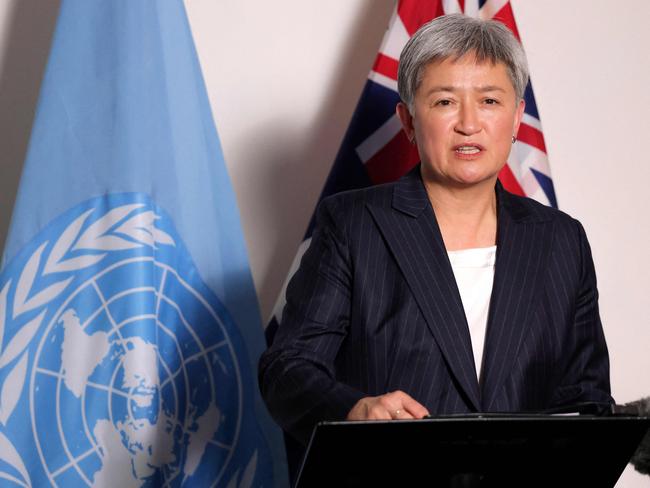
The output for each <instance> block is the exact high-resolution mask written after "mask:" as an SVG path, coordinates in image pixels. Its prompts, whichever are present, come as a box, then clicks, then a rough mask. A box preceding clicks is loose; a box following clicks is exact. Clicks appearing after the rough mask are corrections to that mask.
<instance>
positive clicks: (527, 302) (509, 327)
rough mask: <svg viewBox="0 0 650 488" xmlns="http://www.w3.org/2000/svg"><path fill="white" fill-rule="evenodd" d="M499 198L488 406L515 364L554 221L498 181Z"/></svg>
mask: <svg viewBox="0 0 650 488" xmlns="http://www.w3.org/2000/svg"><path fill="white" fill-rule="evenodd" d="M497 198H498V228H497V258H496V269H495V274H494V285H493V287H492V297H491V301H490V312H489V318H488V325H487V333H486V338H485V349H484V352H483V368H482V376H481V394H482V395H481V397H482V406H483V409H484V410H485V411H490V409H491V408H492V406H493V404H494V401H495V400H496V398H497V396H498V393H499V391H500V389H501V387H502V385H503V382H504V381H505V379H506V377H507V376H508V374H509V373H510V371H511V370H512V368H513V367H514V365H515V364H514V363H515V360H516V357H517V353H518V351H519V348H520V346H521V343H522V340H523V338H524V337H525V335H526V333H527V328H528V324H529V322H530V318H529V314H530V312H531V310H532V308H533V303H534V301H535V298H536V297H537V296H539V289H540V288H541V279H542V276H543V273H542V271H543V269H544V268H545V267H546V262H547V259H548V252H549V249H550V247H551V246H550V242H551V225H550V224H548V223H546V222H545V219H543V218H541V217H540V216H538V215H537V214H535V213H534V211H533V207H532V206H529V205H528V204H527V203H526V201H525V200H521V199H518V198H515V197H513V196H512V195H510V194H509V193H507V192H505V191H504V190H503V187H502V186H501V184H500V183H499V182H497Z"/></svg>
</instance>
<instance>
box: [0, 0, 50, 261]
mask: <svg viewBox="0 0 650 488" xmlns="http://www.w3.org/2000/svg"><path fill="white" fill-rule="evenodd" d="M7 3H10V5H7V4H5V6H3V8H4V9H6V11H7V12H8V14H7V22H6V24H5V25H6V29H7V30H6V32H4V33H0V34H4V35H3V37H4V43H3V44H0V46H2V49H3V52H2V53H1V54H0V59H1V60H2V61H1V64H0V134H2V138H1V139H0V141H1V146H2V151H0V245H2V248H1V249H4V243H5V240H6V237H7V231H8V227H9V222H10V220H11V211H12V209H13V206H14V200H15V198H16V190H17V189H18V182H19V179H20V173H21V170H22V166H23V161H24V159H25V154H26V152H27V144H28V143H29V135H30V132H31V128H32V122H33V120H34V112H35V110H36V102H37V100H38V94H39V90H40V86H41V81H42V79H43V74H44V72H45V65H46V63H47V57H48V54H49V52H50V45H51V42H52V34H53V33H54V27H55V24H56V19H57V15H58V12H59V5H60V0H47V1H45V2H44V1H43V0H7Z"/></svg>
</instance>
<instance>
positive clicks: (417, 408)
mask: <svg viewBox="0 0 650 488" xmlns="http://www.w3.org/2000/svg"><path fill="white" fill-rule="evenodd" d="M395 393H397V394H398V396H399V399H400V401H401V403H402V407H403V408H402V409H401V410H404V411H406V412H407V413H409V414H410V415H412V417H413V418H416V419H421V418H422V417H426V416H427V415H429V411H428V410H427V409H426V407H425V406H424V405H422V404H421V403H420V402H418V401H417V400H415V399H414V398H412V397H411V396H410V395H408V394H407V393H404V392H403V391H399V392H395Z"/></svg>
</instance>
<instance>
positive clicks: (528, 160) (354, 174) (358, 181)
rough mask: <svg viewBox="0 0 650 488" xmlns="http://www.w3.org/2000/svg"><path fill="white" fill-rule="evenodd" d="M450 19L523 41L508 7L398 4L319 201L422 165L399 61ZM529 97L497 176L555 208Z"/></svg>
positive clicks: (461, 0)
mask: <svg viewBox="0 0 650 488" xmlns="http://www.w3.org/2000/svg"><path fill="white" fill-rule="evenodd" d="M451 13H464V14H465V15H469V16H472V17H478V18H481V19H495V20H498V21H501V22H503V23H504V24H505V25H506V26H507V27H508V28H509V29H510V30H511V31H512V32H513V34H514V35H515V37H516V38H517V39H520V37H519V32H518V30H517V26H516V24H515V18H514V14H513V12H512V7H511V5H510V2H509V0H428V1H423V0H400V1H399V2H398V4H397V8H396V9H395V12H394V14H393V17H392V19H391V22H390V26H389V28H388V30H387V31H386V34H385V35H384V39H383V41H382V44H381V48H380V49H379V53H378V54H377V59H376V60H375V64H374V65H373V67H372V70H371V71H370V74H369V75H368V81H367V83H366V85H365V87H364V90H363V93H362V94H361V98H360V100H359V103H358V105H357V108H356V110H355V112H354V115H353V116H352V121H351V122H350V126H349V127H348V130H347V132H346V134H345V137H344V139H343V142H342V144H341V148H340V149H339V152H338V154H337V156H336V160H335V161H334V165H333V167H332V170H331V172H330V174H329V177H328V178H327V181H326V183H325V187H324V188H323V192H322V193H321V196H320V200H322V199H323V198H325V197H327V196H329V195H332V194H334V193H338V192H340V191H344V190H351V189H354V188H363V187H366V186H370V185H375V184H379V183H386V182H390V181H395V180H397V179H398V178H400V177H401V176H402V175H404V174H405V173H407V172H408V171H409V170H410V169H411V168H412V167H413V166H414V165H416V164H417V163H418V162H419V159H420V158H419V156H418V152H417V148H416V147H415V146H413V145H412V144H410V143H409V142H408V140H407V138H406V135H405V134H404V132H403V131H402V126H401V124H400V121H399V119H398V118H397V115H396V114H395V105H396V104H397V102H399V101H400V98H399V94H398V93H397V67H398V60H399V55H400V53H401V51H402V48H403V47H404V45H405V44H406V42H407V41H408V40H409V38H410V37H411V36H412V35H413V34H414V33H415V31H417V30H418V28H419V27H420V26H421V25H423V24H425V23H426V22H428V21H430V20H431V19H434V18H435V17H438V16H440V15H445V14H451ZM524 98H525V100H526V111H525V113H524V117H523V120H522V123H521V125H520V127H519V133H518V134H517V142H516V143H515V145H514V147H513V150H512V151H511V153H510V157H509V159H508V162H507V164H506V165H505V166H504V167H503V169H502V170H501V172H500V173H499V179H500V180H501V183H502V184H503V186H504V187H505V188H506V189H507V190H508V191H510V192H511V193H515V194H517V195H522V196H527V197H530V198H533V199H535V200H537V201H539V202H541V203H544V204H546V205H551V206H553V207H557V201H556V198H555V191H554V189H553V181H552V180H551V171H550V167H549V163H548V158H547V156H546V146H545V144H544V136H543V134H542V126H541V123H540V120H539V114H538V112H537V105H536V103H535V97H534V95H533V89H532V86H531V84H530V82H529V83H528V86H527V87H526V92H525V95H524ZM320 200H319V201H320ZM314 224H315V222H314V219H313V218H312V220H311V222H310V223H309V227H308V228H307V232H306V234H305V239H304V241H303V242H302V244H301V245H300V247H299V249H298V252H297V254H296V257H295V259H294V262H293V264H292V266H291V269H290V271H289V275H288V278H287V282H288V280H289V278H291V276H292V275H293V273H294V272H295V271H296V269H297V267H298V265H299V264H300V259H301V257H302V255H303V253H304V251H305V250H306V249H307V247H309V242H310V241H311V234H312V231H313V228H314ZM285 290H286V283H285V286H284V287H283V289H282V291H281V293H280V297H279V298H278V301H277V303H276V306H275V308H274V310H273V315H272V317H271V320H270V322H269V324H268V327H267V338H271V337H273V334H274V333H275V329H276V328H277V326H278V324H279V322H280V319H281V316H282V309H283V308H284V304H285Z"/></svg>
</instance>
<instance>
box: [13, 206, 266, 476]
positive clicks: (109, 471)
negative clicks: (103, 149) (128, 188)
mask: <svg viewBox="0 0 650 488" xmlns="http://www.w3.org/2000/svg"><path fill="white" fill-rule="evenodd" d="M1 283H2V289H1V291H0V326H2V328H4V329H5V332H4V336H3V337H2V349H0V351H1V353H0V382H1V383H0V385H1V386H0V423H1V425H0V461H2V462H4V464H5V465H6V469H4V468H2V464H0V477H1V478H4V479H5V480H8V481H10V482H12V483H13V484H15V485H16V486H29V485H38V486H41V485H43V484H48V485H51V486H62V487H63V486H64V487H70V486H101V487H108V486H120V487H141V486H163V485H164V486H185V485H195V486H228V487H231V486H232V487H237V486H251V485H252V484H253V481H254V480H255V479H256V477H257V476H258V475H259V474H260V473H258V471H259V470H258V467H259V464H260V456H261V457H262V458H266V457H267V456H268V449H267V447H266V445H265V443H264V441H263V440H262V437H261V434H260V432H259V430H258V429H257V428H253V429H252V430H251V428H250V425H251V424H254V419H253V416H254V413H252V412H251V407H249V406H247V402H248V403H249V400H250V396H251V392H250V391H248V389H249V388H248V387H247V386H246V385H245V384H244V382H243V380H242V375H249V376H250V371H248V366H247V365H246V364H244V363H245V361H246V358H245V351H242V350H241V349H242V348H243V345H242V344H241V339H240V338H239V336H238V332H237V330H236V328H235V327H234V325H233V324H232V322H231V320H230V318H229V315H228V313H227V311H226V310H225V309H224V307H223V306H222V305H221V303H220V302H219V301H218V299H217V298H216V296H215V295H214V294H213V293H212V292H211V290H209V289H208V288H207V287H206V286H205V284H204V283H203V282H202V281H201V279H200V276H199V274H198V272H197V270H196V269H195V267H194V265H193V263H192V261H191V259H190V256H189V253H188V252H187V251H186V250H185V248H184V246H183V243H182V242H181V240H180V239H179V237H178V236H177V234H176V232H175V230H174V228H173V225H172V222H171V221H170V220H169V219H168V218H166V217H165V216H164V214H163V212H162V211H161V210H160V209H157V208H156V207H155V206H154V205H153V203H152V202H151V201H150V200H149V199H148V198H147V197H145V196H143V195H138V194H123V195H109V196H104V197H101V198H98V199H95V200H92V201H89V202H86V203H84V204H82V205H80V206H79V207H78V208H76V209H73V210H72V211H70V212H68V213H67V214H65V215H64V216H63V217H62V218H60V219H58V220H57V221H55V222H53V223H52V224H51V225H50V226H49V227H47V228H46V229H45V230H44V231H43V232H42V234H41V235H40V236H39V237H38V238H37V239H35V241H34V242H33V243H32V244H30V246H28V247H27V248H26V249H25V250H24V252H23V253H21V255H20V256H18V257H17V258H16V259H15V260H14V261H13V262H12V263H11V264H10V265H9V266H8V267H7V268H6V269H5V271H4V272H3V275H2V282H1ZM0 331H1V329H0ZM239 356H242V359H241V360H240V359H239ZM248 382H251V381H250V378H249V379H248ZM245 429H248V430H247V431H245ZM263 461H264V459H263ZM35 466H37V467H38V469H35Z"/></svg>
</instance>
